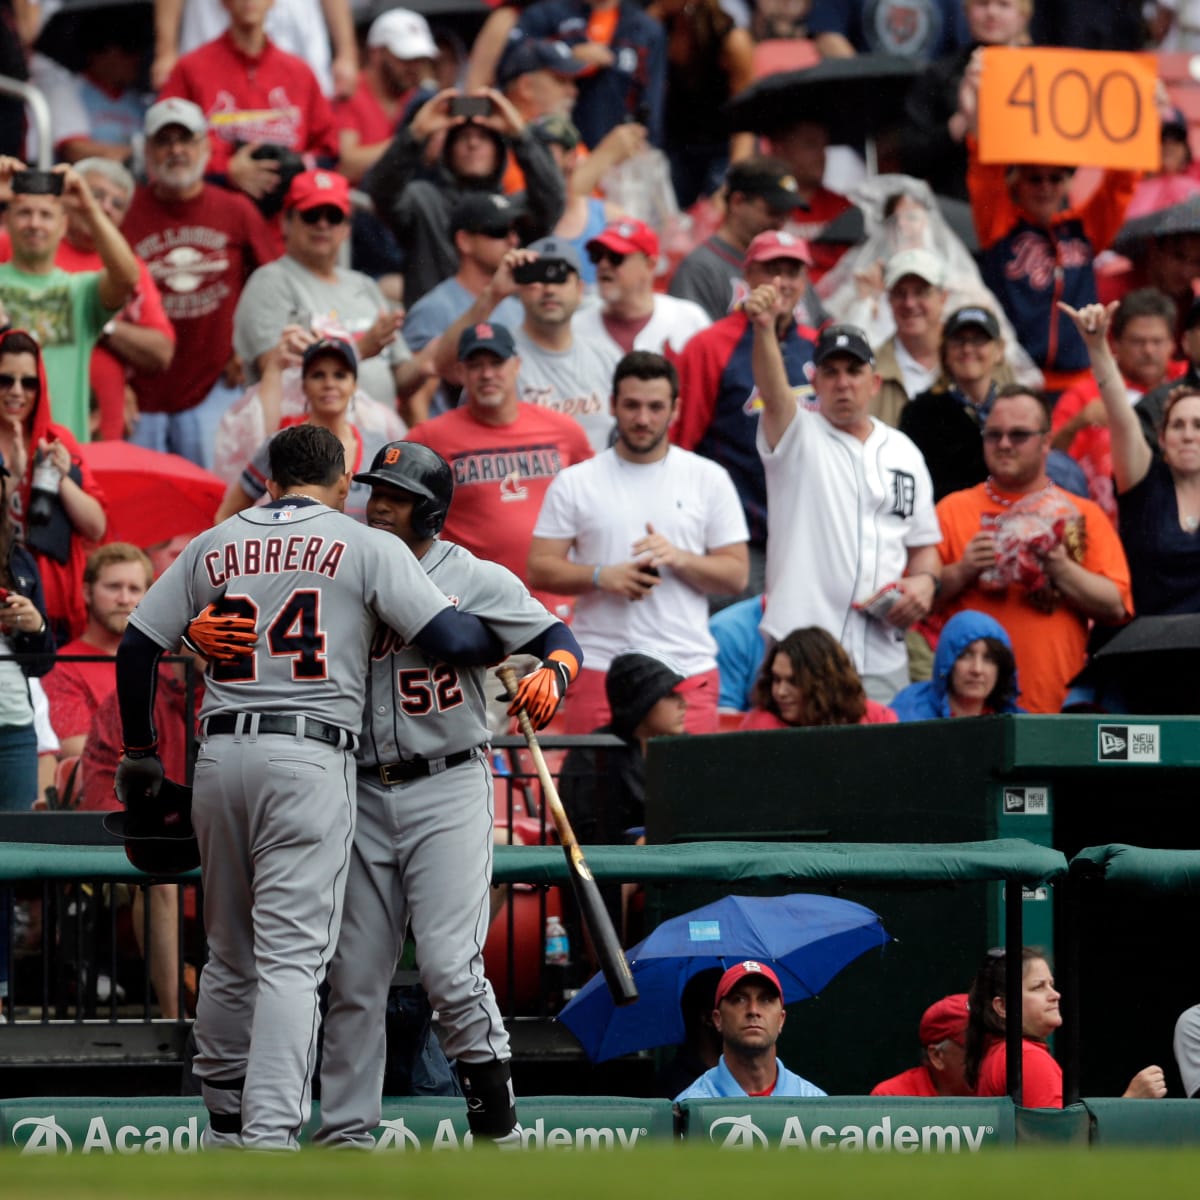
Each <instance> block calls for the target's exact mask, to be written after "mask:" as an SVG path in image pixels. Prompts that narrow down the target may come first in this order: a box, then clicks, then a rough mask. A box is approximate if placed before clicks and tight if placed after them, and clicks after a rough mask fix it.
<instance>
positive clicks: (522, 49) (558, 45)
mask: <svg viewBox="0 0 1200 1200" xmlns="http://www.w3.org/2000/svg"><path fill="white" fill-rule="evenodd" d="M585 70H587V64H586V63H584V62H583V61H582V60H581V59H578V58H576V57H575V55H574V54H572V53H571V47H570V46H568V45H567V44H566V42H559V41H554V40H552V39H550V38H525V40H524V41H520V42H517V43H516V44H515V45H513V46H510V47H509V49H508V50H507V52H506V53H505V54H504V56H503V57H502V58H501V59H500V65H499V66H498V67H497V68H496V82H497V83H498V84H499V85H500V86H501V87H507V86H508V85H509V84H510V83H512V81H513V80H514V79H519V78H520V77H521V76H522V75H528V74H529V73H530V72H531V71H553V72H554V74H555V75H572V76H574V75H579V74H581V73H582V72H583V71H585Z"/></svg>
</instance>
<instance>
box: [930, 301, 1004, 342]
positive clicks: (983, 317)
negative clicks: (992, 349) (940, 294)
mask: <svg viewBox="0 0 1200 1200" xmlns="http://www.w3.org/2000/svg"><path fill="white" fill-rule="evenodd" d="M961 329H982V330H983V331H984V333H986V334H987V335H988V337H989V338H991V339H992V341H993V342H998V341H999V340H1000V322H999V321H997V320H996V316H995V314H994V313H993V312H992V311H991V310H990V309H986V308H982V307H980V306H979V305H978V304H971V305H968V306H967V307H966V308H958V309H955V310H954V312H952V313H951V314H950V315H949V316H948V317H947V318H946V323H945V325H943V326H942V337H943V338H948V337H953V336H954V334H956V333H958V332H959V330H961Z"/></svg>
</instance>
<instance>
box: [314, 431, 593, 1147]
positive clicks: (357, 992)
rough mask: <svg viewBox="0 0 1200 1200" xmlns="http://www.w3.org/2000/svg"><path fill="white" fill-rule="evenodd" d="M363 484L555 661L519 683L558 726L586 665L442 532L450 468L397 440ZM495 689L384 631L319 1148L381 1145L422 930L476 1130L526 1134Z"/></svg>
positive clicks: (433, 991)
mask: <svg viewBox="0 0 1200 1200" xmlns="http://www.w3.org/2000/svg"><path fill="white" fill-rule="evenodd" d="M354 478H355V480H356V481H358V482H362V483H369V484H370V485H371V498H370V500H369V501H368V502H367V521H368V524H370V525H371V526H372V527H373V528H376V529H383V530H387V531H388V532H389V533H391V534H394V535H395V536H396V537H398V538H400V539H401V540H402V541H404V542H405V543H406V544H407V546H408V547H409V549H410V550H411V551H412V552H413V555H414V556H415V557H416V559H417V560H418V562H419V563H420V565H421V567H422V569H423V570H424V571H425V573H426V574H427V575H428V576H429V578H430V579H431V580H432V581H433V582H434V583H435V584H436V585H437V586H438V587H439V588H440V589H441V590H442V591H443V592H445V593H446V594H447V595H448V596H450V597H451V603H455V604H458V605H461V606H462V607H463V608H466V609H470V610H471V611H472V612H474V613H476V614H478V615H480V616H481V617H482V618H484V619H486V621H487V624H488V627H489V628H490V629H491V630H492V631H493V632H494V633H495V635H496V636H497V637H498V638H499V639H500V642H501V644H502V646H503V652H504V654H511V653H514V652H521V653H526V654H536V655H538V656H539V657H541V658H542V660H543V662H542V665H541V666H540V667H539V668H538V669H537V670H535V671H532V672H530V673H529V674H528V675H526V676H525V678H524V679H522V680H521V683H520V686H519V687H518V690H517V695H516V697H515V699H514V700H513V708H514V710H515V708H516V707H518V706H521V707H524V708H525V709H526V711H527V712H528V713H529V714H530V717H531V719H532V720H533V722H534V724H535V726H538V727H541V726H542V725H544V724H546V722H548V721H549V720H550V718H551V717H552V716H553V715H554V711H555V709H556V708H557V707H558V702H559V700H560V699H561V697H562V693H563V691H564V690H565V689H566V686H567V683H568V682H569V680H570V679H571V678H573V677H574V675H575V672H576V671H577V670H578V665H579V660H580V657H581V655H580V651H579V646H578V644H577V643H576V641H575V639H574V637H572V636H571V632H570V630H568V629H567V627H566V626H565V625H564V624H563V623H562V622H561V621H558V620H556V619H555V618H554V617H552V616H551V615H550V613H548V612H547V611H546V609H545V608H544V607H543V606H542V605H541V604H539V603H538V602H537V601H536V600H535V599H534V598H533V597H532V596H531V595H530V594H529V592H528V591H527V590H526V588H525V586H524V584H522V583H521V581H520V580H519V579H517V577H516V576H515V575H513V574H512V572H511V571H509V570H508V569H507V568H505V567H502V566H500V565H499V564H498V563H492V562H487V561H485V560H483V559H479V558H476V557H475V556H474V555H473V554H471V553H469V552H468V551H466V550H464V549H463V548H462V547H461V546H456V545H455V544H454V543H453V542H445V541H440V540H439V539H438V536H437V535H438V532H439V530H440V529H441V527H442V523H443V521H444V520H445V518H446V512H447V510H448V509H449V507H450V498H451V496H452V495H453V492H454V479H453V476H452V474H451V471H450V467H449V465H448V464H447V463H446V461H445V460H444V459H443V458H442V457H441V456H440V455H438V454H437V453H435V452H434V451H433V450H430V449H429V448H428V447H427V446H421V445H417V444H415V443H412V442H392V443H391V444H390V445H387V446H385V447H383V449H382V450H380V451H379V453H378V454H377V455H376V456H375V461H374V462H373V463H372V464H371V470H370V471H368V472H366V473H365V474H362V475H356V476H355V477H354ZM488 684H489V680H488V678H487V673H486V671H485V670H484V669H483V668H479V667H474V668H468V669H462V668H456V667H453V666H450V665H449V664H448V663H445V662H443V661H440V660H439V659H438V658H436V657H434V656H429V655H426V654H425V653H423V652H422V651H421V650H420V649H419V648H418V647H416V646H411V645H409V644H408V643H407V640H406V639H405V638H404V637H402V636H401V635H400V634H398V633H397V632H395V631H393V630H392V629H391V628H389V627H388V626H386V625H380V626H379V628H378V630H377V631H376V636H375V641H374V644H373V645H372V647H371V671H370V675H369V677H368V680H367V696H366V710H365V712H364V716H363V726H364V728H363V737H362V742H361V745H360V747H359V751H358V827H357V829H356V830H355V834H354V853H353V857H352V859H351V863H350V877H349V880H348V882H347V884H346V906H345V915H344V917H343V920H342V929H341V934H340V936H339V938H338V945H337V951H336V953H335V954H334V958H333V963H332V965H331V966H330V970H329V984H330V993H329V1007H328V1011H327V1013H326V1017H325V1048H324V1052H323V1058H322V1065H321V1128H320V1131H319V1132H318V1134H317V1137H316V1141H317V1142H318V1144H323V1145H359V1146H364V1147H367V1148H370V1147H371V1146H372V1145H374V1142H373V1140H372V1136H371V1131H372V1130H373V1129H374V1128H375V1126H376V1125H377V1124H378V1123H379V1115H380V1098H381V1092H382V1084H383V1067H384V1021H383V1018H384V1008H385V1005H386V1001H387V990H388V984H389V982H390V981H391V978H392V971H393V968H394V966H395V962H396V959H397V958H398V957H399V954H400V950H401V948H402V946H403V942H404V934H405V929H406V927H407V926H409V925H411V927H412V933H413V936H414V938H415V939H416V944H417V965H418V966H419V968H420V973H421V983H422V984H423V985H424V987H425V990H426V991H427V992H428V993H429V999H430V1003H431V1004H432V1005H433V1007H434V1009H435V1010H436V1011H437V1014H438V1024H439V1025H440V1027H441V1030H442V1035H443V1036H442V1040H443V1044H444V1047H445V1050H446V1054H447V1056H448V1057H450V1058H452V1059H455V1060H456V1062H457V1066H458V1075H459V1079H460V1081H461V1082H462V1087H463V1093H464V1095H465V1096H466V1098H467V1120H468V1123H469V1124H470V1127H471V1132H472V1134H473V1135H474V1136H475V1137H477V1138H493V1139H497V1140H500V1139H505V1138H509V1140H512V1141H514V1142H515V1141H517V1140H518V1139H519V1137H520V1134H519V1133H518V1132H515V1131H516V1123H517V1117H516V1108H515V1105H514V1102H513V1091H512V1080H511V1076H510V1072H509V1057H510V1054H509V1045H508V1034H507V1032H506V1031H505V1028H504V1024H503V1021H502V1020H501V1017H500V1013H499V1010H498V1009H497V1007H496V1001H495V997H494V996H493V994H492V987H491V984H490V983H488V981H487V979H486V978H485V976H484V973H483V953H482V950H483V943H484V940H485V939H486V937H487V927H488V918H489V906H488V893H489V889H490V885H491V879H492V823H493V803H492V772H491V766H490V763H489V760H488V754H487V743H488V741H489V734H488V725H487V719H486V714H485V708H486V698H485V695H484V690H485V688H486V687H487V686H488ZM493 686H494V685H493ZM510 1135H511V1137H510Z"/></svg>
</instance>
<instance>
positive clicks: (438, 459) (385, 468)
mask: <svg viewBox="0 0 1200 1200" xmlns="http://www.w3.org/2000/svg"><path fill="white" fill-rule="evenodd" d="M354 482H355V483H369V484H371V485H372V486H374V485H375V484H377V483H382V484H386V485H387V486H388V487H394V488H400V489H401V490H402V491H405V492H412V494H413V495H414V496H416V497H417V500H416V503H414V504H413V510H412V526H413V533H414V534H416V536H417V537H419V538H432V537H437V535H438V534H439V533H441V531H442V526H443V525H445V523H446V514H447V513H448V512H449V511H450V501H451V500H452V499H453V497H454V475H453V473H452V472H451V470H450V464H449V463H448V462H446V460H445V459H444V458H443V457H442V456H441V455H440V454H438V452H437V451H436V450H431V449H430V448H429V447H428V446H422V445H421V443H420V442H388V444H387V445H386V446H384V447H383V448H382V449H381V450H380V451H379V452H378V453H377V454H376V455H375V459H374V461H373V462H372V463H371V469H370V470H369V471H365V472H363V473H362V474H360V475H355V476H354Z"/></svg>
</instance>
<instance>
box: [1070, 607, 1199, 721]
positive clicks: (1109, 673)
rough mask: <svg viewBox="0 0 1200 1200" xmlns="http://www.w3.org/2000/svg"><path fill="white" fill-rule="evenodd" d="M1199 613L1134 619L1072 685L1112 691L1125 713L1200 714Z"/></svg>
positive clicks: (1112, 639)
mask: <svg viewBox="0 0 1200 1200" xmlns="http://www.w3.org/2000/svg"><path fill="white" fill-rule="evenodd" d="M1197 678H1200V613H1175V614H1173V615H1171V616H1162V617H1135V618H1134V619H1133V620H1132V621H1130V623H1129V624H1128V625H1126V626H1125V627H1124V628H1123V629H1121V630H1120V631H1119V632H1118V633H1116V634H1114V635H1113V636H1112V637H1111V638H1110V639H1109V640H1108V641H1107V642H1106V643H1105V644H1104V645H1103V646H1102V647H1101V648H1100V649H1099V650H1097V651H1096V652H1095V653H1094V654H1093V655H1092V660H1091V662H1090V663H1088V665H1087V666H1086V667H1084V669H1083V670H1082V671H1081V672H1080V673H1079V674H1078V675H1077V676H1076V677H1075V678H1074V679H1073V680H1072V681H1071V682H1072V683H1073V684H1084V685H1090V686H1093V687H1095V688H1097V689H1098V690H1101V691H1102V690H1103V689H1104V688H1105V687H1106V686H1112V687H1115V688H1116V689H1117V690H1118V692H1119V693H1120V696H1121V699H1122V700H1123V701H1124V703H1125V706H1126V707H1127V709H1128V710H1129V711H1130V712H1147V713H1200V688H1198V687H1197V686H1196V680H1197Z"/></svg>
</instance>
